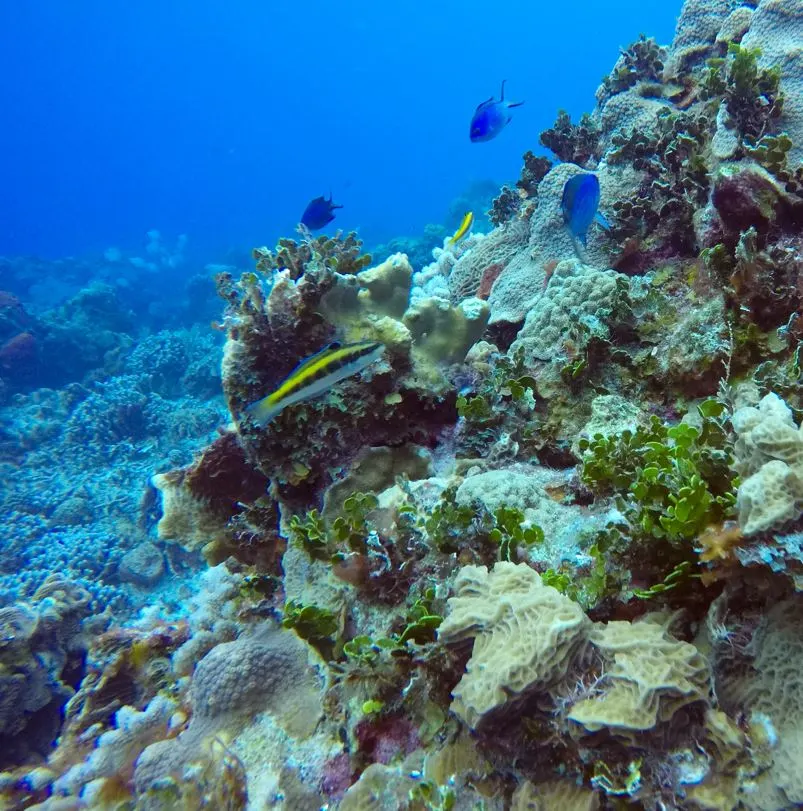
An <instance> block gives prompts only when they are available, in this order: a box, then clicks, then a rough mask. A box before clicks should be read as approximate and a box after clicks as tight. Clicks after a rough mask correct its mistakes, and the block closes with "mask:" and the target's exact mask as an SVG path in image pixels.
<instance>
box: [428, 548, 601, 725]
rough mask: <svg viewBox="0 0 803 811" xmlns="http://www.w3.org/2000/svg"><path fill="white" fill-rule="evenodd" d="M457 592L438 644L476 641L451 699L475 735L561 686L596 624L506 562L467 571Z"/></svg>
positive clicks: (521, 566)
mask: <svg viewBox="0 0 803 811" xmlns="http://www.w3.org/2000/svg"><path fill="white" fill-rule="evenodd" d="M454 590H455V596H454V597H451V598H450V599H449V602H448V614H447V616H446V618H445V620H444V621H443V623H442V624H441V626H440V628H439V629H438V638H439V639H440V641H442V642H446V643H451V642H458V641H460V640H463V639H469V638H473V639H474V647H473V652H472V656H471V659H470V660H469V662H468V665H467V666H466V673H465V675H464V676H463V678H462V679H461V680H460V682H459V683H458V685H457V686H456V687H455V689H454V691H453V692H452V695H453V697H454V701H453V702H452V710H453V712H454V713H455V714H456V715H457V716H458V717H459V718H461V719H462V720H463V721H464V722H465V723H466V724H468V726H470V727H472V728H475V727H477V726H478V725H479V724H480V723H481V722H482V721H483V719H484V718H485V717H486V716H488V715H489V714H490V713H491V712H492V711H494V710H496V709H499V708H501V707H504V706H505V705H506V704H508V703H509V702H511V701H513V700H515V699H516V698H518V697H521V696H522V695H524V694H528V693H532V692H537V691H542V690H547V689H548V688H549V687H550V686H552V685H554V684H555V683H556V682H557V681H559V680H560V679H561V678H563V677H564V676H565V675H566V671H567V669H568V667H569V665H570V664H571V662H572V660H573V658H574V656H575V654H576V653H577V651H578V649H579V648H581V647H582V646H583V645H584V644H585V641H586V637H587V633H588V630H589V628H590V625H591V623H590V621H589V619H588V618H587V617H586V615H585V614H584V613H583V611H582V609H581V608H580V606H579V605H578V604H577V603H575V602H573V601H572V600H570V599H569V598H568V597H566V596H565V595H563V594H561V593H560V592H558V591H557V590H556V589H554V588H552V587H551V586H545V585H544V584H543V583H542V582H541V578H540V576H539V575H538V573H537V572H535V571H534V570H533V569H531V568H529V567H528V566H526V565H524V564H513V563H507V562H500V563H497V564H496V566H495V567H494V569H493V571H492V572H488V570H487V569H486V568H485V567H481V566H466V567H464V568H463V569H461V570H460V573H459V574H458V576H457V579H456V581H455V586H454Z"/></svg>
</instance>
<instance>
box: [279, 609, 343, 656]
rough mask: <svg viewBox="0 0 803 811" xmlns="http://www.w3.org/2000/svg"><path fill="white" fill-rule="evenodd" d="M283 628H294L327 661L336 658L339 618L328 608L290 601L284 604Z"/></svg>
mask: <svg viewBox="0 0 803 811" xmlns="http://www.w3.org/2000/svg"><path fill="white" fill-rule="evenodd" d="M282 627H283V628H292V629H293V630H294V631H295V632H296V633H297V634H298V635H299V637H301V639H303V640H305V641H306V642H309V644H310V645H312V647H313V648H315V649H316V650H317V651H318V652H319V653H320V654H321V656H322V657H323V658H324V659H325V660H327V661H329V660H330V659H332V658H333V657H334V656H335V649H336V645H337V637H338V635H339V625H338V620H337V616H336V615H335V613H334V612H333V611H330V610H329V609H328V608H321V607H320V606H317V605H304V604H303V603H301V602H299V601H298V600H288V601H287V602H286V603H285V604H284V609H283V614H282Z"/></svg>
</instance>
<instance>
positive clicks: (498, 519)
mask: <svg viewBox="0 0 803 811" xmlns="http://www.w3.org/2000/svg"><path fill="white" fill-rule="evenodd" d="M488 540H489V541H490V542H491V543H492V544H495V545H496V546H497V547H498V548H499V553H498V554H499V560H507V561H510V562H511V563H518V562H519V559H520V557H521V550H522V549H526V548H527V547H528V546H534V545H535V544H539V543H542V542H543V540H544V531H543V530H542V529H541V527H539V526H538V525H537V524H533V525H531V526H525V519H524V513H522V511H521V510H518V509H516V508H515V507H506V506H504V505H502V506H501V507H498V508H497V509H496V510H495V512H494V513H493V527H492V528H491V529H490V530H489V531H488Z"/></svg>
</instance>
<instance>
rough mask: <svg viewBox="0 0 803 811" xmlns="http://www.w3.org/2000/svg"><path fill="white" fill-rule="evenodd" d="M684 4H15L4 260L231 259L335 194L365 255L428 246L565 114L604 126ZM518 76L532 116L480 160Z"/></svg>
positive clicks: (1, 137) (202, 0)
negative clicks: (474, 139) (499, 104)
mask: <svg viewBox="0 0 803 811" xmlns="http://www.w3.org/2000/svg"><path fill="white" fill-rule="evenodd" d="M680 5H681V3H680V0H677V2H666V3H644V2H637V0H610V2H608V3H605V4H604V6H603V5H601V4H599V3H594V2H590V0H577V1H576V2H564V3H544V4H542V3H530V4H525V3H522V2H516V1H514V0H499V1H498V2H495V3H493V4H491V3H472V2H461V3H458V2H456V1H455V0H441V2H438V3H424V2H421V0H412V2H410V3H376V2H374V0H348V2H346V3H332V2H322V0H308V2H305V3H288V2H256V0H242V2H237V3H224V2H221V0H217V1H215V0H170V1H169V2H165V0H137V1H136V2H133V1H129V2H109V0H76V1H75V2H69V3H66V2H61V3H59V2H56V0H25V2H12V0H7V2H4V3H2V4H0V76H2V80H0V110H2V111H3V123H2V126H0V211H2V218H1V219H0V255H19V254H35V255H39V256H43V257H61V256H65V255H84V254H92V253H98V252H102V251H103V250H105V249H106V248H108V247H110V246H112V245H113V246H117V247H120V248H121V249H123V250H124V251H127V252H132V253H136V252H137V250H138V249H140V248H141V247H142V245H143V244H144V242H145V237H144V235H145V232H146V231H148V230H149V229H153V228H158V229H160V230H161V232H162V233H163V234H164V235H166V237H169V238H170V239H175V237H176V236H177V235H178V234H180V233H184V234H187V235H188V239H189V242H188V252H189V254H190V255H191V256H192V257H194V258H195V259H196V260H198V261H199V262H208V261H216V260H221V259H224V258H225V257H226V256H227V255H228V256H230V255H232V252H233V253H234V254H235V255H236V254H238V252H239V253H240V255H241V254H242V252H244V251H247V250H248V249H250V247H252V246H253V245H255V244H273V242H274V241H275V239H276V238H277V237H279V236H280V235H282V234H291V233H292V231H293V228H294V226H295V224H296V222H297V221H298V218H299V217H300V214H301V212H302V210H303V208H304V206H305V205H306V203H307V201H308V200H309V199H310V198H311V197H314V196H317V195H318V194H326V193H328V192H329V190H330V189H331V191H332V192H333V194H334V196H335V199H336V201H337V202H340V203H342V204H343V205H344V206H345V208H344V209H343V210H342V211H340V212H339V214H338V218H337V221H336V224H337V225H338V226H340V227H343V228H357V229H359V231H360V233H361V235H362V236H363V238H364V239H365V241H366V242H367V243H369V244H371V243H374V242H377V241H381V240H385V239H388V238H391V237H393V236H399V235H416V234H418V233H420V232H421V230H422V228H423V226H424V225H425V224H426V223H428V222H436V223H437V222H442V221H443V220H444V218H445V217H446V213H447V212H448V210H449V205H450V202H451V201H453V200H454V199H455V197H456V196H458V195H460V194H461V193H463V192H464V191H465V190H466V189H467V188H468V187H469V186H470V185H471V184H472V183H473V182H476V181H480V180H485V179H491V180H493V181H495V182H496V183H499V182H501V181H503V180H506V179H512V178H515V177H517V176H518V172H519V169H520V166H521V155H522V153H523V152H524V151H525V150H527V149H531V148H535V147H537V145H538V134H539V132H540V131H541V130H543V129H544V128H546V127H547V126H549V125H550V124H551V123H552V122H553V121H554V118H555V114H556V111H557V109H558V108H559V107H563V108H565V109H567V110H568V111H569V112H571V113H572V114H573V115H574V116H577V115H579V114H580V113H581V112H583V111H584V110H591V109H592V108H593V105H594V90H595V89H596V87H597V85H598V83H599V80H600V78H601V77H602V76H603V75H604V74H605V73H607V72H608V71H609V70H610V68H611V67H612V65H613V62H614V61H615V58H616V53H617V49H618V48H619V47H622V46H625V45H627V44H628V43H630V42H631V41H632V40H634V39H635V38H636V37H637V36H638V34H639V33H640V32H644V33H646V34H648V35H652V36H655V37H656V39H658V41H659V42H669V41H670V40H671V36H672V32H673V28H674V23H675V19H676V16H677V14H678V12H679V10H680ZM600 9H604V10H603V11H602V12H601V11H600ZM504 78H506V79H507V80H508V96H509V97H510V98H515V99H525V100H526V102H527V103H526V105H525V106H524V107H522V108H520V109H518V110H516V111H514V112H515V119H514V121H513V122H512V123H511V125H510V126H509V127H508V128H507V130H506V131H505V132H504V133H503V134H502V135H501V136H500V137H499V138H498V139H496V140H495V141H492V142H489V143H482V144H471V143H470V142H469V140H468V123H469V119H470V117H471V113H472V111H473V110H474V107H475V106H476V105H477V104H478V103H479V102H480V101H482V100H483V99H486V98H488V97H489V96H491V95H492V94H496V93H497V92H498V90H499V84H500V82H501V80H502V79H504Z"/></svg>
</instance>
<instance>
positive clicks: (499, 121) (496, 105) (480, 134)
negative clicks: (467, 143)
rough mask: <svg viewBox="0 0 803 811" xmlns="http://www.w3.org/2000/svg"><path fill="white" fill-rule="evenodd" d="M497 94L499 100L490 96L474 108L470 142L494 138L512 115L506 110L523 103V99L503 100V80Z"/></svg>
mask: <svg viewBox="0 0 803 811" xmlns="http://www.w3.org/2000/svg"><path fill="white" fill-rule="evenodd" d="M499 96H500V98H499V101H497V100H496V99H494V97H493V96H491V98H489V99H488V101H484V102H482V104H480V105H479V106H478V107H477V109H476V110H474V115H473V116H472V118H471V127H470V129H469V136H468V137H469V138H470V139H471V141H472V143H475V144H476V143H479V142H480V141H490V140H491V139H492V138H496V136H497V135H499V133H500V132H502V130H503V129H504V128H505V127H506V126H507V125H508V123H509V122H510V119H511V117H512V116H511V115H510V114H509V113H508V110H509V109H510V108H511V107H521V105H522V104H524V102H523V101H505V82H502V92H501V93H500V94H499Z"/></svg>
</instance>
